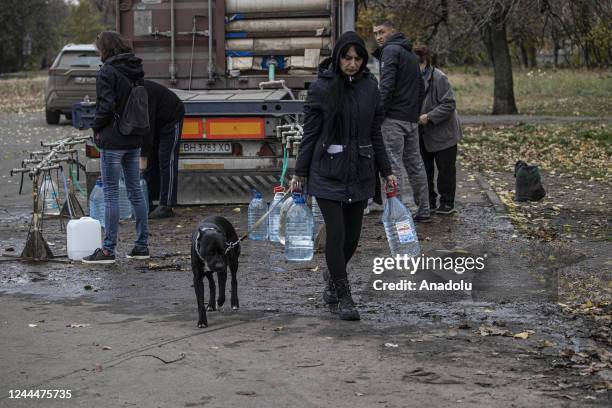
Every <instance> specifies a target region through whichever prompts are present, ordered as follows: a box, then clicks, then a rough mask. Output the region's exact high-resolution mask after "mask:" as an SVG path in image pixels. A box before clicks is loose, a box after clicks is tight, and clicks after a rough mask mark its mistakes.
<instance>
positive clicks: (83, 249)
mask: <svg viewBox="0 0 612 408" xmlns="http://www.w3.org/2000/svg"><path fill="white" fill-rule="evenodd" d="M66 234H67V235H66V241H67V242H66V248H67V249H68V258H69V259H72V260H74V261H77V260H81V259H83V258H84V257H86V256H88V255H91V254H93V252H94V251H95V250H96V249H97V248H102V227H101V226H100V222H99V221H98V220H94V219H93V218H91V217H81V218H79V219H78V220H70V221H68V225H67V226H66Z"/></svg>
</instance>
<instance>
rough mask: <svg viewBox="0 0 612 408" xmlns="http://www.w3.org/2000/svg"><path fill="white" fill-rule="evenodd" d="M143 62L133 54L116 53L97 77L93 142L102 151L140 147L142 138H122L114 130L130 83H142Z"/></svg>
mask: <svg viewBox="0 0 612 408" xmlns="http://www.w3.org/2000/svg"><path fill="white" fill-rule="evenodd" d="M143 77H144V71H143V70H142V60H141V59H140V58H138V57H135V56H134V54H119V55H115V56H113V57H110V58H109V59H107V60H106V61H105V62H104V65H102V68H100V71H98V74H97V76H96V117H95V119H94V124H93V130H94V132H95V136H94V142H95V143H96V145H97V146H98V147H99V148H101V149H110V150H124V149H125V150H127V149H136V148H139V147H141V145H142V136H137V135H127V136H125V135H122V134H121V133H119V131H118V130H117V122H116V117H120V115H121V113H122V112H123V108H124V107H125V104H126V102H127V100H128V97H129V95H130V91H131V90H132V84H131V82H130V81H132V82H138V83H142V79H143Z"/></svg>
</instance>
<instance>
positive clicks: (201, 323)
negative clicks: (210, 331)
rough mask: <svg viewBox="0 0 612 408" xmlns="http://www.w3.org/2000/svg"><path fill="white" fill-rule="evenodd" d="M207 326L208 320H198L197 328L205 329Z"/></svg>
mask: <svg viewBox="0 0 612 408" xmlns="http://www.w3.org/2000/svg"><path fill="white" fill-rule="evenodd" d="M207 327H208V322H198V328H199V329H205V328H207Z"/></svg>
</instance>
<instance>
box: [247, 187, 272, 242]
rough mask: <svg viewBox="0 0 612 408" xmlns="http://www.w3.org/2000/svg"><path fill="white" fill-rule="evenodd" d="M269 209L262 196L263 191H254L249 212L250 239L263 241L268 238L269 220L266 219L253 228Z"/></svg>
mask: <svg viewBox="0 0 612 408" xmlns="http://www.w3.org/2000/svg"><path fill="white" fill-rule="evenodd" d="M267 211H268V205H267V204H266V203H265V202H264V200H263V198H261V193H260V192H259V191H254V192H253V199H252V200H251V202H250V204H249V214H248V228H249V231H250V232H249V239H252V240H254V241H261V240H265V239H267V238H268V220H267V219H264V220H262V221H261V223H260V224H259V225H258V226H257V228H255V229H254V230H251V228H252V227H253V225H254V224H255V222H257V221H258V220H259V219H260V218H261V217H263V216H264V214H265V213H266V212H267Z"/></svg>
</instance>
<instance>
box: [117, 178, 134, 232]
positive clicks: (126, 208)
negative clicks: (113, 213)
mask: <svg viewBox="0 0 612 408" xmlns="http://www.w3.org/2000/svg"><path fill="white" fill-rule="evenodd" d="M131 217H132V203H131V202H130V199H129V198H128V193H127V187H126V186H125V179H124V178H123V172H122V173H121V177H120V178H119V219H120V220H127V219H129V218H131Z"/></svg>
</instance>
